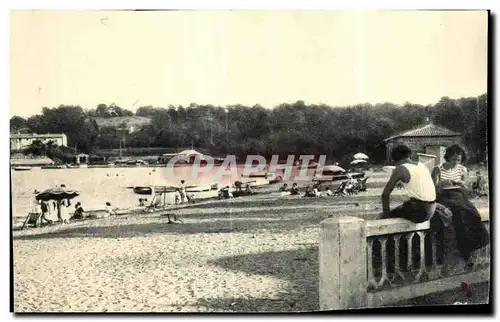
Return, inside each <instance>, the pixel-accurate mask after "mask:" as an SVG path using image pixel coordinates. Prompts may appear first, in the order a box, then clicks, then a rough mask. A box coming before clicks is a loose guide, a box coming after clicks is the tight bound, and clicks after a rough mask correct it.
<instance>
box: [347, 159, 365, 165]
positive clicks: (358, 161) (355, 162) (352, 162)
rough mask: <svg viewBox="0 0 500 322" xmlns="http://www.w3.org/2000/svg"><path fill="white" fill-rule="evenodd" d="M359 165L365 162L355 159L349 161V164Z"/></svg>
mask: <svg viewBox="0 0 500 322" xmlns="http://www.w3.org/2000/svg"><path fill="white" fill-rule="evenodd" d="M360 163H366V160H363V159H356V160H353V161H351V164H360Z"/></svg>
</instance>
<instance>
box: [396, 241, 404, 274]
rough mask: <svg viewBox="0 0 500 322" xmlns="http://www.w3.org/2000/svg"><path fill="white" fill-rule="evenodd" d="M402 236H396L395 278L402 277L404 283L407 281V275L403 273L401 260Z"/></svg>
mask: <svg viewBox="0 0 500 322" xmlns="http://www.w3.org/2000/svg"><path fill="white" fill-rule="evenodd" d="M401 236H403V235H401V234H398V235H394V257H395V259H394V272H395V274H394V275H395V278H394V279H396V277H397V276H400V277H401V278H402V279H403V281H404V280H405V275H404V274H403V272H402V271H401V263H400V258H399V243H400V242H401Z"/></svg>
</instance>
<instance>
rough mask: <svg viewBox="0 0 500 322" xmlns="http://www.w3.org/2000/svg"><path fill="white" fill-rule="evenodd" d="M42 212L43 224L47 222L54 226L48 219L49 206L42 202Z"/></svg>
mask: <svg viewBox="0 0 500 322" xmlns="http://www.w3.org/2000/svg"><path fill="white" fill-rule="evenodd" d="M40 210H41V211H42V216H41V219H40V220H41V222H42V223H43V222H47V223H49V224H52V223H53V221H52V220H50V219H48V218H47V215H48V214H49V206H48V205H47V203H45V201H41V203H40Z"/></svg>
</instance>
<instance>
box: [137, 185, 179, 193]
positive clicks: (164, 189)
mask: <svg viewBox="0 0 500 322" xmlns="http://www.w3.org/2000/svg"><path fill="white" fill-rule="evenodd" d="M132 189H133V190H134V193H135V194H138V195H152V194H153V190H154V193H155V194H162V193H169V192H175V189H176V187H170V186H135V187H133V188H132Z"/></svg>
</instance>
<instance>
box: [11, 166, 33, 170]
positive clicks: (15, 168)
mask: <svg viewBox="0 0 500 322" xmlns="http://www.w3.org/2000/svg"><path fill="white" fill-rule="evenodd" d="M30 170H31V167H23V166H19V167H14V171H30Z"/></svg>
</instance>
